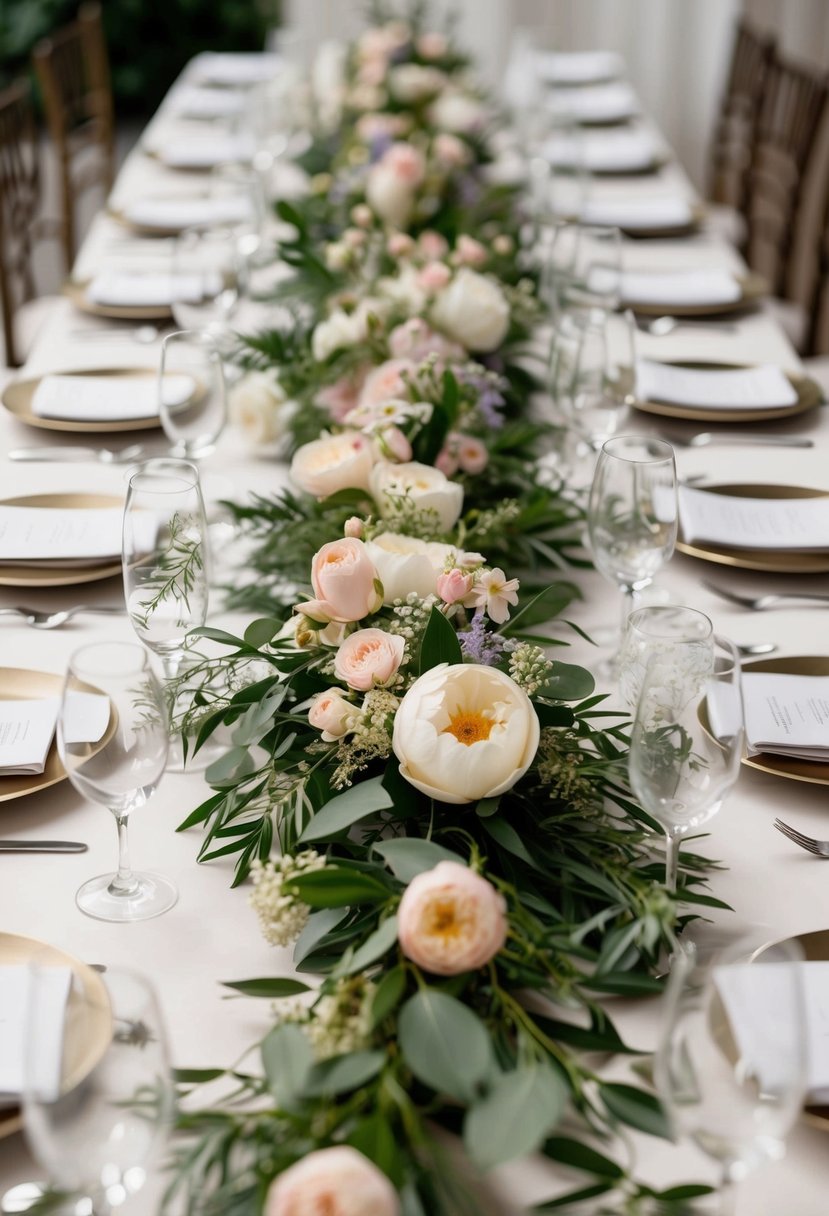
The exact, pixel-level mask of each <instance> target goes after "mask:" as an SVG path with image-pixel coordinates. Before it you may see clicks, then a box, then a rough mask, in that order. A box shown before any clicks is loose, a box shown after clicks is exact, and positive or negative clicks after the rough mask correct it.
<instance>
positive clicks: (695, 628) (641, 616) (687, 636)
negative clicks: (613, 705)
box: [619, 604, 714, 709]
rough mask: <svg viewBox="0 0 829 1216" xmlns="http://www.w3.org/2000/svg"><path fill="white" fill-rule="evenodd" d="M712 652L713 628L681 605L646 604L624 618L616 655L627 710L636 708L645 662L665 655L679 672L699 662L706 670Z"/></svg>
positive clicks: (693, 611) (694, 609)
mask: <svg viewBox="0 0 829 1216" xmlns="http://www.w3.org/2000/svg"><path fill="white" fill-rule="evenodd" d="M713 653H714V626H713V625H712V624H711V621H710V619H709V618H708V617H707V616H706V615H705V613H704V612H699V611H698V610H697V609H696V608H686V607H685V606H684V605H682V604H649V605H648V606H647V607H646V608H637V609H636V610H635V611H634V612H631V614H630V616H629V617H628V619H627V626H626V628H625V634H624V637H623V639H622V649H621V651H620V653H619V691H620V693H621V694H622V699H623V700H624V702H625V703H626V705H628V706H629V708H630V709H636V706H637V704H638V703H639V696H640V694H641V692H642V682H643V680H644V678H645V672H646V670H647V665H648V661H649V660H650V658H651V657H652V656H653V655H655V654H658V655H666V656H669V657H670V659H671V661H676V662H677V663H678V664H679V665H680V666H681V667H682V669H683V670H685V669H686V668H687V667H688V666H689V665H690V666H691V667H692V669H693V667H694V666H695V665H696V664H697V663H699V664H701V665H702V670H703V671H708V670H710V667H711V663H712V660H713Z"/></svg>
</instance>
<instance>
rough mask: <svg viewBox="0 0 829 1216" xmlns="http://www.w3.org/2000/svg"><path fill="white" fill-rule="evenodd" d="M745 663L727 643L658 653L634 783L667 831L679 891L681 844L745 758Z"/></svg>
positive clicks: (643, 697) (636, 734)
mask: <svg viewBox="0 0 829 1216" xmlns="http://www.w3.org/2000/svg"><path fill="white" fill-rule="evenodd" d="M744 733H745V732H744V726H743V701H742V690H741V684H740V657H739V652H738V650H737V647H736V646H735V645H734V643H733V642H731V641H729V640H728V639H727V638H722V637H716V638H715V639H714V644H713V647H712V651H711V653H710V654H707V653H706V652H705V651H699V650H696V651H686V652H685V653H684V655H682V654H679V653H678V652H677V651H676V650H672V651H656V652H654V653H653V654H652V655H651V657H650V660H649V661H648V665H647V668H646V672H645V677H644V679H643V681H642V689H641V692H640V694H639V704H638V706H637V710H636V718H635V721H634V725H633V733H632V735H631V739H630V754H629V766H630V783H631V788H632V789H633V792H634V793H635V794H636V797H637V798H638V799H639V802H640V803H641V805H642V806H643V807H644V809H645V810H646V811H647V812H648V814H649V815H651V816H652V817H653V818H654V819H656V820H657V822H658V823H660V824H661V825H662V827H663V828H664V829H665V835H666V837H667V854H666V863H665V885H666V887H667V888H668V890H669V891H675V890H676V882H677V866H678V862H679V845H680V841H681V840H682V837H683V836H685V835H687V833H688V832H691V831H693V830H695V829H696V828H698V827H700V826H701V825H702V824H703V823H707V822H708V820H709V819H711V818H712V817H713V816H714V815H715V814H716V813H717V811H718V810H719V809H720V807H721V806H722V804H723V802H724V800H725V798H726V796H727V794H728V793H729V791H730V790H731V788H732V786H733V785H734V784H735V782H736V780H737V777H738V775H739V771H740V760H741V758H742V754H743V739H744Z"/></svg>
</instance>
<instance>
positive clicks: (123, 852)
mask: <svg viewBox="0 0 829 1216" xmlns="http://www.w3.org/2000/svg"><path fill="white" fill-rule="evenodd" d="M128 822H129V816H128V815H116V816H115V823H116V824H117V827H118V873H117V874H116V875H115V877H114V878H113V880H112V882H111V883H110V884H109V888H108V889H109V892H110V894H111V895H133V894H134V893H135V891H136V889H137V887H138V883H137V882H136V880H135V877H134V875H133V872H132V870H131V868H130V850H129V840H128V837H127V824H128Z"/></svg>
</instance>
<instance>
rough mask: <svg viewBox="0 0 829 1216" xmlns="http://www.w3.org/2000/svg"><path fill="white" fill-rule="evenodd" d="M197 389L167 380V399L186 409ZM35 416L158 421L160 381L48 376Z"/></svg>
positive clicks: (179, 379) (185, 379) (35, 401)
mask: <svg viewBox="0 0 829 1216" xmlns="http://www.w3.org/2000/svg"><path fill="white" fill-rule="evenodd" d="M194 389H195V381H194V380H193V379H192V377H190V376H180V375H169V376H167V377H166V378H165V387H164V395H165V397H170V398H171V399H172V404H176V405H177V404H181V405H184V404H185V402H187V401H188V400H189V399H190V397H191V396H192V394H193V390H194ZM32 413H33V414H35V415H36V416H37V417H38V418H60V419H63V420H64V421H67V422H129V421H133V420H135V421H137V420H138V419H142V418H156V417H158V381H157V379H156V377H155V376H83V375H79V376H61V375H54V376H44V377H43V379H42V380H41V381H40V383H39V384H38V386H37V388H36V389H35V391H34V394H33V396H32ZM8 509H9V510H11V509H13V508H8ZM84 514H88V512H84ZM116 552H117V550H116Z"/></svg>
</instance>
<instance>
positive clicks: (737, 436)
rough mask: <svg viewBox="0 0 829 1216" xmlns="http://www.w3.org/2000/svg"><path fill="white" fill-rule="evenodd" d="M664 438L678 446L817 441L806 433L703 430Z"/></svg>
mask: <svg viewBox="0 0 829 1216" xmlns="http://www.w3.org/2000/svg"><path fill="white" fill-rule="evenodd" d="M664 438H666V439H667V440H668V442H669V443H672V444H673V445H674V447H678V448H709V447H714V446H715V445H717V444H728V445H731V444H733V445H734V446H737V447H769V448H778V447H779V448H813V447H814V446H815V441H814V440H813V439H809V438H808V437H807V436H805V435H744V434H741V433H740V432H739V431H720V432H719V433H715V432H714V431H702V432H701V433H700V434H699V435H692V436H691V438H690V439H682V438H680V436H679V435H664Z"/></svg>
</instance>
